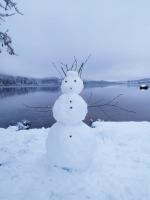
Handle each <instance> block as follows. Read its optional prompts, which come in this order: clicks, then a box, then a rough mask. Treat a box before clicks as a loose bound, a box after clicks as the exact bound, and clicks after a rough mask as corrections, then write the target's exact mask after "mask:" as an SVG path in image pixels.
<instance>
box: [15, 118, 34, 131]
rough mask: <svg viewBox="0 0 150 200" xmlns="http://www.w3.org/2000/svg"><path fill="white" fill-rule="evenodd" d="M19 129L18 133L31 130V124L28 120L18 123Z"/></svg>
mask: <svg viewBox="0 0 150 200" xmlns="http://www.w3.org/2000/svg"><path fill="white" fill-rule="evenodd" d="M17 127H18V131H20V130H28V129H30V128H31V122H30V121H28V120H22V121H21V122H18V124H17Z"/></svg>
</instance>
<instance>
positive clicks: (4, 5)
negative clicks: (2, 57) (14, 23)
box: [0, 0, 22, 55]
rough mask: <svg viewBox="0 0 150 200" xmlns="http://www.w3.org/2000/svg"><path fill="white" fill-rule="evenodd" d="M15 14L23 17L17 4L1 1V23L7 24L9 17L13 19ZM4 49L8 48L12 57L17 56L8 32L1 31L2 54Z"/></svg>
mask: <svg viewBox="0 0 150 200" xmlns="http://www.w3.org/2000/svg"><path fill="white" fill-rule="evenodd" d="M15 14H21V15H22V13H21V12H20V11H19V9H18V7H17V3H16V2H14V1H12V0H0V22H5V19H6V18H7V17H11V16H13V15H15ZM0 25H1V23H0ZM3 47H6V50H7V52H8V53H9V54H10V55H15V51H14V48H13V47H12V39H11V37H10V36H9V35H8V30H7V31H3V30H0V53H1V52H2V48H3Z"/></svg>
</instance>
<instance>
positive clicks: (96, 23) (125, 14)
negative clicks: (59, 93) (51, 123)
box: [0, 0, 150, 80]
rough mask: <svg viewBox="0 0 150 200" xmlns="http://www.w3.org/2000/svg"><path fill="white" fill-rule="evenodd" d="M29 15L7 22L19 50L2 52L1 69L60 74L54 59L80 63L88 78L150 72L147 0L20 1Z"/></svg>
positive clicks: (105, 77) (120, 78)
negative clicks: (54, 67) (15, 52)
mask: <svg viewBox="0 0 150 200" xmlns="http://www.w3.org/2000/svg"><path fill="white" fill-rule="evenodd" d="M18 3H19V7H20V8H21V10H22V11H23V13H24V16H15V17H11V18H10V19H9V21H8V22H7V23H6V26H9V29H10V33H11V35H12V36H13V39H14V46H15V49H16V51H17V53H18V54H19V56H17V57H10V56H8V55H7V54H6V53H3V54H0V73H9V74H14V75H24V76H33V77H44V76H54V75H57V74H56V72H55V71H54V69H53V68H52V66H51V61H55V62H56V63H57V64H59V63H60V61H63V62H66V63H72V61H73V56H74V55H75V56H76V57H77V58H78V59H79V61H80V62H81V61H82V60H83V59H85V57H87V56H88V55H89V53H91V54H92V57H91V59H90V61H89V63H88V64H87V66H86V70H85V76H86V78H89V79H93V78H94V79H111V80H114V79H119V80H122V79H129V78H136V77H139V78H140V77H147V75H148V74H149V73H150V68H149V65H150V59H149V52H150V40H149V35H150V22H149V19H150V13H149V8H150V2H149V1H148V0H143V1H140V0H133V1H129V0H126V1H119V0H105V1H102V0H93V1H89V0H83V1H80V0H76V1H69V0H62V1H58V0H56V1H49V0H43V1H42V3H39V2H38V3H37V1H36V0H32V1H30V2H28V1H23V0H20V1H19V2H18Z"/></svg>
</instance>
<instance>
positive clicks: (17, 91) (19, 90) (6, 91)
mask: <svg viewBox="0 0 150 200" xmlns="http://www.w3.org/2000/svg"><path fill="white" fill-rule="evenodd" d="M59 90H60V87H59V86H56V87H0V98H5V97H9V96H14V95H22V94H29V93H33V92H39V91H46V92H49V91H52V92H55V91H59Z"/></svg>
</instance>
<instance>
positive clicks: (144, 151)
mask: <svg viewBox="0 0 150 200" xmlns="http://www.w3.org/2000/svg"><path fill="white" fill-rule="evenodd" d="M98 129H99V134H98V135H97V141H98V146H97V151H96V152H95V157H94V162H93V163H91V166H90V168H89V169H88V170H87V171H84V172H83V171H82V172H81V171H72V172H68V171H65V170H63V169H60V168H55V167H49V166H48V163H47V159H46V154H45V151H46V150H45V141H46V138H47V133H48V131H49V129H44V128H43V129H31V130H28V131H16V127H9V128H8V129H2V128H1V129H0V199H1V200H78V199H79V200H86V199H87V200H88V199H91V200H141V199H142V200H149V199H150V145H149V141H150V123H148V122H117V123H115V122H100V124H99V127H98ZM54 153H55V152H54Z"/></svg>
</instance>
